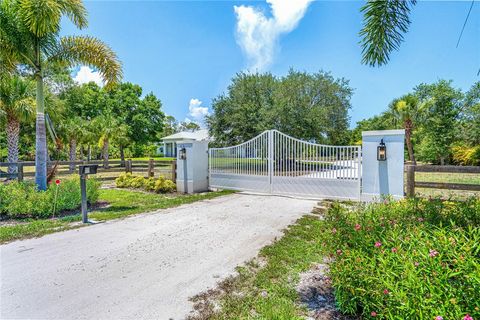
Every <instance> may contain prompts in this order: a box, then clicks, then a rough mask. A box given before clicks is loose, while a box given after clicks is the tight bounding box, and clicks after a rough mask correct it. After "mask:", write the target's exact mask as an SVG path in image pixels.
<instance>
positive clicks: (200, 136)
mask: <svg viewBox="0 0 480 320" xmlns="http://www.w3.org/2000/svg"><path fill="white" fill-rule="evenodd" d="M185 140H191V141H204V140H209V136H208V130H206V129H201V130H197V131H194V132H191V131H182V132H178V133H174V134H172V135H170V136H166V137H163V138H162V142H163V154H164V156H165V157H177V141H182V142H185Z"/></svg>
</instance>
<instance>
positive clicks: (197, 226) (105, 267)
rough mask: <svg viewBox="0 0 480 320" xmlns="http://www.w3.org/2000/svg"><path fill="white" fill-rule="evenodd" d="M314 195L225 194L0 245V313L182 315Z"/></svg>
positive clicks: (306, 207) (56, 316)
mask: <svg viewBox="0 0 480 320" xmlns="http://www.w3.org/2000/svg"><path fill="white" fill-rule="evenodd" d="M314 204H315V202H314V201H310V200H300V199H291V198H285V197H275V196H258V195H245V194H234V195H230V196H225V197H221V198H216V199H212V200H206V201H202V202H197V203H194V204H190V205H185V206H182V207H178V208H174V209H168V210H161V211H158V212H156V213H153V214H152V213H150V214H143V215H137V216H134V217H130V218H126V219H123V220H118V221H111V222H107V223H102V224H98V225H94V226H90V227H87V228H81V229H77V230H70V231H64V232H59V233H55V234H51V235H48V236H44V237H42V238H38V239H29V240H24V241H16V242H12V243H9V244H5V245H2V246H0V259H1V261H0V275H1V283H0V285H1V288H0V289H1V296H0V298H1V300H0V317H1V319H183V318H184V317H185V316H186V315H187V314H188V313H189V312H190V310H191V307H192V305H191V303H190V302H189V300H188V298H189V297H191V296H193V295H195V294H197V293H200V292H203V291H205V290H207V289H208V288H211V287H213V286H215V284H216V282H218V281H219V280H221V279H222V278H224V277H226V276H228V275H230V274H232V273H233V272H234V268H235V266H237V265H239V264H241V263H243V262H245V261H247V260H249V259H251V258H253V257H255V256H256V254H257V253H258V250H259V249H260V248H261V247H263V246H264V245H266V244H268V243H270V242H271V241H272V239H274V238H275V237H276V236H279V235H281V230H282V229H283V228H285V227H286V226H287V225H289V224H291V223H292V222H294V221H295V220H296V219H297V218H299V217H300V216H301V215H302V214H304V213H308V212H310V210H311V209H312V207H313V206H314Z"/></svg>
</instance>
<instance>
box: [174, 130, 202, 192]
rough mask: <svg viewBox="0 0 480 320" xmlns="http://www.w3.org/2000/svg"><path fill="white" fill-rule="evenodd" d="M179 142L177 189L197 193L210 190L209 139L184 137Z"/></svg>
mask: <svg viewBox="0 0 480 320" xmlns="http://www.w3.org/2000/svg"><path fill="white" fill-rule="evenodd" d="M176 143H177V160H176V162H177V165H176V167H177V178H176V181H175V182H176V184H177V191H178V192H181V193H196V192H204V191H207V190H208V141H206V140H193V139H182V140H178V141H176Z"/></svg>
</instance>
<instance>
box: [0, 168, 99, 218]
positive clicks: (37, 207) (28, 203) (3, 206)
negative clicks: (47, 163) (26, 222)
mask: <svg viewBox="0 0 480 320" xmlns="http://www.w3.org/2000/svg"><path fill="white" fill-rule="evenodd" d="M99 188H100V183H99V182H98V181H97V180H95V179H88V180H87V199H88V201H89V202H90V203H95V202H96V201H97V200H98V195H99V191H98V190H99ZM55 193H56V194H57V196H56V201H55ZM80 202H81V194H80V182H79V179H78V178H77V177H75V178H74V177H72V178H67V179H63V180H61V181H60V183H59V184H58V185H57V184H55V183H53V184H51V185H50V186H49V187H48V189H47V191H37V189H36V186H35V184H33V183H31V182H17V181H12V182H10V183H7V184H0V214H1V215H6V216H8V217H10V218H36V219H37V218H48V217H51V216H52V215H53V209H54V205H55V212H56V213H58V212H61V211H64V210H72V209H76V208H78V207H79V206H80Z"/></svg>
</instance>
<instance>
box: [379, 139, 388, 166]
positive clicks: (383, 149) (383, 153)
mask: <svg viewBox="0 0 480 320" xmlns="http://www.w3.org/2000/svg"><path fill="white" fill-rule="evenodd" d="M377 160H378V161H385V160H387V146H386V145H385V142H383V139H382V140H381V141H380V145H379V146H378V147H377Z"/></svg>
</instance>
